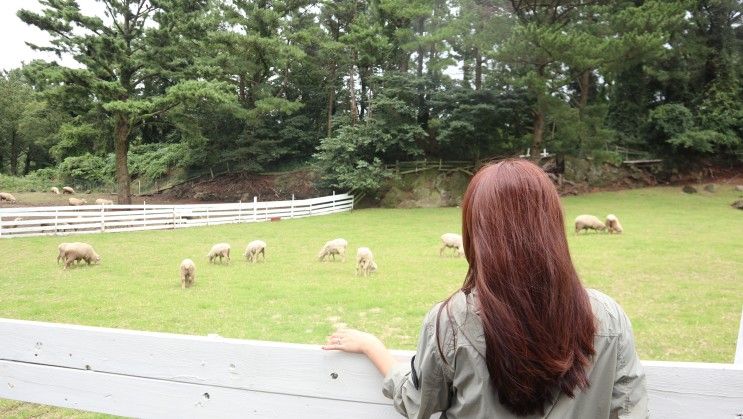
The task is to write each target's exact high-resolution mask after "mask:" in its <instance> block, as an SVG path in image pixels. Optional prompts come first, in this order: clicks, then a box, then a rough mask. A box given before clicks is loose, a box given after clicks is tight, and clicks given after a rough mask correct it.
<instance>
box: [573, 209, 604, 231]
mask: <svg viewBox="0 0 743 419" xmlns="http://www.w3.org/2000/svg"><path fill="white" fill-rule="evenodd" d="M581 230H586V231H588V230H597V231H603V230H606V226H605V225H604V223H602V222H601V220H599V219H598V217H595V216H593V215H588V214H582V215H579V216H577V217H575V234H578V233H579V232H580V231H581Z"/></svg>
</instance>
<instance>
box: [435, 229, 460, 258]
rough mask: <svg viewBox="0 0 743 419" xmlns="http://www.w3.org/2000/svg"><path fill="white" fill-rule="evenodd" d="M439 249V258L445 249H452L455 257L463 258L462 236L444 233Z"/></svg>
mask: <svg viewBox="0 0 743 419" xmlns="http://www.w3.org/2000/svg"><path fill="white" fill-rule="evenodd" d="M441 243H442V245H441V249H439V256H441V255H443V254H444V250H446V249H447V248H451V249H454V253H453V254H455V255H457V256H464V244H463V243H462V235H461V234H455V233H444V234H442V235H441Z"/></svg>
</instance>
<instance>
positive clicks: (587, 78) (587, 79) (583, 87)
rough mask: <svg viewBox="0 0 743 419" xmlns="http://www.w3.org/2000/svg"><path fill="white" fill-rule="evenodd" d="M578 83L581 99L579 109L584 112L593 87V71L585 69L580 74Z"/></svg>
mask: <svg viewBox="0 0 743 419" xmlns="http://www.w3.org/2000/svg"><path fill="white" fill-rule="evenodd" d="M578 85H579V86H580V99H579V100H578V110H579V111H580V113H581V114H582V113H583V109H585V107H586V105H587V104H588V96H589V91H588V90H589V89H590V88H591V71H590V70H585V71H584V72H582V73H581V74H580V77H579V78H578Z"/></svg>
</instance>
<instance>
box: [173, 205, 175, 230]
mask: <svg viewBox="0 0 743 419" xmlns="http://www.w3.org/2000/svg"><path fill="white" fill-rule="evenodd" d="M173 230H175V207H173Z"/></svg>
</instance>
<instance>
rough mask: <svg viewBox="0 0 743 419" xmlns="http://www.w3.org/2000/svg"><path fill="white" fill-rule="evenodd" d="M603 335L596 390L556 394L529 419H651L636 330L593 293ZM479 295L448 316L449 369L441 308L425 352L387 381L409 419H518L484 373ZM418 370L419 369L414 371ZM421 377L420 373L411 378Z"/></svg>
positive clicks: (428, 330) (461, 301)
mask: <svg viewBox="0 0 743 419" xmlns="http://www.w3.org/2000/svg"><path fill="white" fill-rule="evenodd" d="M588 294H589V296H590V299H591V306H592V307H593V313H594V315H595V317H596V319H597V324H598V329H597V332H596V337H595V339H594V348H595V350H596V354H595V355H594V357H593V363H592V365H591V367H590V369H589V371H588V374H589V377H588V379H589V383H590V385H589V388H588V389H587V390H586V391H580V390H576V394H575V398H572V399H571V398H569V397H567V396H566V395H565V394H564V393H558V392H555V393H556V399H555V400H554V401H552V402H550V403H548V404H547V405H546V406H545V409H544V412H545V413H544V416H539V415H533V416H528V417H529V418H540V417H544V418H590V419H594V418H596V419H599V418H607V419H609V418H626V419H629V418H647V417H648V408H647V391H646V389H645V373H644V371H643V368H642V364H641V363H640V360H639V358H638V357H637V353H636V352H635V344H634V338H633V337H632V326H631V325H630V321H629V319H628V318H627V315H626V314H625V313H624V311H623V310H622V308H621V307H620V306H619V305H618V304H617V303H616V302H615V301H614V300H612V299H611V298H610V297H608V296H606V295H604V294H602V293H600V292H598V291H595V290H588ZM476 298H477V294H476V292H473V293H471V294H469V295H465V294H464V293H463V292H461V291H460V292H458V293H457V294H456V295H455V296H454V297H452V299H451V300H450V303H449V305H450V307H449V313H450V314H451V316H452V320H453V321H448V320H447V314H446V312H447V310H444V311H443V312H442V314H441V320H440V322H439V335H440V336H441V339H440V342H441V349H442V352H441V353H443V354H444V356H445V357H446V361H447V362H443V361H442V359H441V355H440V353H439V350H438V348H437V341H436V317H437V313H438V311H439V306H440V304H439V305H436V306H435V307H434V308H433V309H431V311H430V312H429V313H428V315H427V316H426V319H425V320H424V322H423V327H422V330H421V335H420V339H419V341H418V352H417V354H416V356H415V357H414V358H413V360H412V361H411V363H410V364H408V365H404V364H398V365H397V366H395V367H394V368H393V369H392V371H390V373H389V374H388V375H387V377H385V379H384V383H383V389H382V391H383V393H384V395H385V396H387V397H389V398H391V399H392V400H393V404H394V406H395V408H396V409H397V410H398V411H399V412H400V413H402V414H403V415H405V416H407V417H409V418H428V417H429V416H431V414H433V413H435V412H443V413H442V415H441V417H442V418H449V419H452V418H516V416H515V415H514V414H513V413H511V412H509V411H508V410H507V409H506V408H505V407H504V406H503V405H502V404H500V402H499V401H498V397H497V395H496V393H495V392H494V391H493V388H492V385H491V382H490V374H489V373H488V369H487V366H486V365H485V358H484V354H485V337H484V334H483V329H482V323H481V322H480V319H479V317H478V316H477V314H476V304H475V301H476ZM411 367H412V369H411ZM411 370H412V371H414V372H415V373H412V372H411Z"/></svg>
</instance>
